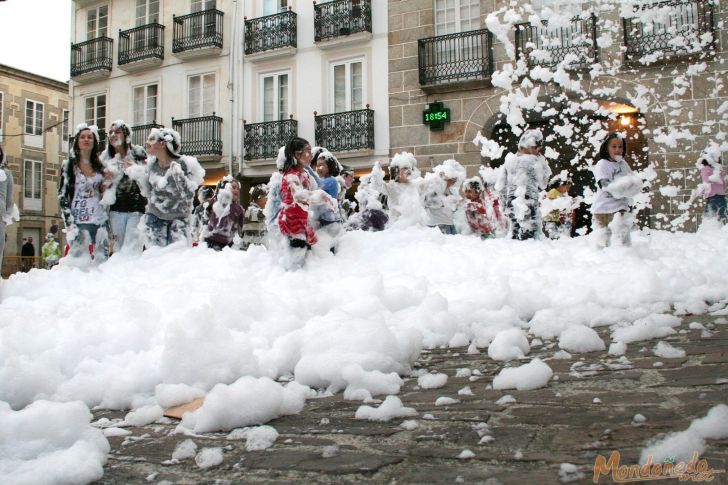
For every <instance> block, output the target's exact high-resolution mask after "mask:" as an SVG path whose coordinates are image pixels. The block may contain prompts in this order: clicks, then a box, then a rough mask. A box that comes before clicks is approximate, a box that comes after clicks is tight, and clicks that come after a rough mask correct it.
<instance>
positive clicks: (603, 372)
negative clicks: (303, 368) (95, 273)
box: [94, 316, 728, 485]
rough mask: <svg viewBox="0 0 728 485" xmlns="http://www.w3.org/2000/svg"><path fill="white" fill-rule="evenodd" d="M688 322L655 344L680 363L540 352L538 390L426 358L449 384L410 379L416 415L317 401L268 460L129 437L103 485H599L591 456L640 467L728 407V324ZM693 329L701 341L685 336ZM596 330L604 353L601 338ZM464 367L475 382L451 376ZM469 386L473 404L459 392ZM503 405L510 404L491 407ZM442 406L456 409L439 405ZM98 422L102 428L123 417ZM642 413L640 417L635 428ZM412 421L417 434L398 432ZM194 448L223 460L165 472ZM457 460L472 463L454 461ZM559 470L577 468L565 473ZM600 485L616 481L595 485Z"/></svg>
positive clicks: (714, 460) (722, 448) (152, 428)
mask: <svg viewBox="0 0 728 485" xmlns="http://www.w3.org/2000/svg"><path fill="white" fill-rule="evenodd" d="M682 319H683V322H682V325H681V327H680V328H679V329H677V330H678V333H676V334H675V335H672V336H669V337H666V338H664V339H661V340H665V341H667V342H669V343H670V344H672V345H673V346H676V347H679V348H682V349H684V350H685V351H686V353H687V355H686V356H685V357H684V358H672V359H666V358H660V357H657V356H655V355H654V353H653V349H654V347H655V345H656V344H657V342H658V340H650V341H645V342H636V343H633V344H630V345H629V346H628V348H627V352H626V354H625V357H626V360H625V359H620V358H619V357H614V356H609V355H607V352H606V351H604V352H592V353H588V354H573V355H572V357H571V358H570V359H552V357H553V355H554V353H555V352H556V351H557V350H559V349H558V346H557V345H553V346H551V347H550V348H549V344H548V343H546V344H545V345H544V346H541V347H536V348H534V349H532V350H531V353H530V354H529V355H528V358H527V359H524V361H523V363H525V362H527V361H529V360H530V359H531V358H533V357H540V358H541V359H543V360H545V361H546V362H547V363H548V364H549V366H551V368H552V369H553V371H554V377H553V378H552V379H551V381H550V382H549V383H548V385H547V386H546V387H544V388H541V389H537V390H532V391H516V390H508V391H496V390H492V389H488V387H489V384H490V383H491V382H492V380H493V377H494V376H495V375H496V374H497V373H498V372H499V371H500V370H501V369H502V368H503V367H504V364H503V363H501V362H496V361H493V360H492V359H490V358H488V356H487V352H486V351H482V350H481V353H479V354H468V353H467V350H466V349H465V348H455V349H453V348H450V349H432V350H428V351H425V352H423V353H422V354H421V355H420V358H419V360H418V361H417V363H416V365H415V369H426V370H427V371H431V372H433V371H437V372H442V373H445V374H447V375H448V381H447V384H446V385H445V386H444V387H441V388H438V389H420V388H418V386H417V378H414V377H412V378H407V379H406V380H405V384H404V386H403V387H402V389H401V392H400V394H399V395H398V397H399V398H400V399H401V400H402V402H403V404H404V405H405V406H408V407H413V408H415V409H416V410H417V412H418V413H419V415H418V416H415V417H412V418H399V419H393V420H392V421H389V422H384V423H381V422H371V421H362V420H356V419H354V414H355V412H356V410H357V408H358V407H359V406H361V405H362V403H361V402H358V401H345V400H344V399H343V397H342V396H341V394H337V395H336V396H333V397H327V398H319V399H312V400H309V401H307V403H306V406H305V408H304V410H303V411H302V412H301V413H300V414H297V415H292V416H286V417H283V418H280V419H276V420H274V421H271V422H270V423H268V425H270V426H273V427H274V428H275V429H276V430H277V431H278V433H279V434H280V435H279V437H278V439H277V441H276V442H275V444H274V445H273V446H272V447H271V448H268V449H266V450H264V451H251V452H248V451H246V449H245V440H227V439H226V436H227V434H228V433H218V434H215V433H212V434H205V435H200V436H194V437H190V436H185V435H182V434H174V433H173V431H174V429H175V427H176V422H174V421H170V422H168V423H154V424H151V425H148V426H144V427H140V428H128V429H129V430H130V431H132V433H133V434H132V435H130V436H126V437H113V438H110V443H111V447H112V451H111V453H110V455H109V460H108V462H107V464H106V467H105V470H104V477H103V478H102V479H101V480H100V481H98V482H97V483H104V484H122V483H123V484H127V483H154V484H167V483H173V484H197V483H209V484H227V483H230V484H237V483H265V484H285V483H336V484H348V483H387V484H405V483H407V484H410V483H411V484H430V483H482V484H490V485H495V484H551V483H563V482H565V481H566V482H570V483H593V481H592V476H593V467H594V462H595V459H596V457H597V455H599V454H601V455H603V456H605V457H606V458H609V455H610V454H611V453H612V451H615V450H616V451H619V452H620V454H621V463H622V464H636V463H637V462H638V460H639V457H640V453H641V450H642V449H643V447H644V446H645V444H646V443H647V442H648V441H649V440H651V439H654V438H657V437H660V436H661V435H663V434H665V433H669V432H673V431H682V430H685V429H686V428H687V427H688V426H689V425H690V422H691V421H692V420H693V419H696V418H700V417H703V416H705V415H706V414H707V412H708V411H709V410H710V409H711V408H712V407H713V406H715V405H717V404H728V317H716V316H684V317H682ZM691 322H699V323H701V324H702V325H704V326H705V327H706V330H700V329H696V330H691V329H688V324H689V323H691ZM598 330H599V333H600V335H601V336H602V338H604V340H605V342H606V343H607V344H608V343H609V335H608V329H607V328H601V329H598ZM546 359H548V360H546ZM511 364H513V363H511ZM463 368H467V369H471V371H473V370H476V369H477V371H479V373H480V375H479V376H478V375H475V376H472V377H465V376H464V377H456V373H457V370H458V369H463ZM461 374H462V372H461ZM465 386H469V387H470V389H471V391H472V393H473V395H461V394H458V391H459V390H461V389H463V388H464V387H465ZM506 395H510V396H512V397H513V399H514V400H510V399H504V400H501V401H500V403H499V402H498V401H499V399H501V398H502V397H503V396H506ZM442 396H447V397H451V398H455V399H458V400H460V402H459V403H456V404H451V405H447V406H436V405H435V401H436V400H437V398H438V397H442ZM380 397H383V396H380ZM505 401H512V402H510V403H508V402H505ZM94 414H95V418H97V419H98V418H101V417H108V418H120V417H123V415H124V413H123V412H111V411H96V412H95V413H94ZM638 414H641V415H643V416H644V417H645V418H646V419H645V420H644V421H643V422H635V421H634V417H635V415H638ZM428 415H429V416H428ZM406 419H414V420H416V422H417V426H416V427H415V428H413V429H405V428H403V427H402V426H401V423H402V422H403V421H404V420H406ZM638 421H641V419H638ZM482 423H486V424H487V426H485V425H483V424H482ZM408 428H409V427H408ZM484 436H491V437H492V439H491V438H485V439H483V437H484ZM189 438H191V439H192V440H193V441H194V442H195V443H196V444H197V446H198V450H200V449H202V448H204V447H220V448H222V450H223V457H224V459H223V462H222V463H221V464H220V465H218V466H215V467H211V468H207V469H201V468H199V467H197V466H196V465H195V461H194V460H193V459H188V460H182V461H180V462H179V463H175V464H170V463H169V462H170V459H171V457H172V452H173V451H174V449H175V446H176V445H177V443H179V442H180V441H182V440H185V439H189ZM463 450H470V451H471V452H472V455H473V456H472V457H471V458H469V459H465V458H459V456H462V455H461V453H462V452H463ZM702 457H703V458H705V459H707V461H708V463H709V465H710V467H711V468H712V469H716V470H726V469H728V440H726V439H723V440H713V441H708V442H707V446H706V450H705V453H704V454H703V455H702ZM562 463H570V464H573V465H575V466H576V468H575V469H574V468H571V470H570V472H569V473H564V472H563V471H561V464H562ZM664 482H668V483H670V482H676V480H661V481H660V483H664ZM598 483H613V481H612V479H611V476H607V477H605V476H601V477H600V480H599V482H598ZM713 483H728V474H726V473H722V474H717V475H715V480H714V481H713Z"/></svg>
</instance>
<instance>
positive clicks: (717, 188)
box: [59, 120, 726, 268]
mask: <svg viewBox="0 0 728 485" xmlns="http://www.w3.org/2000/svg"><path fill="white" fill-rule="evenodd" d="M130 135H131V130H130V129H129V127H128V126H127V124H126V123H124V122H123V121H121V120H119V121H115V122H114V123H112V125H111V127H110V129H109V143H108V147H107V148H106V150H104V152H103V153H102V154H101V156H99V155H98V144H99V137H98V131H97V130H96V128H95V127H92V126H87V125H85V124H81V125H79V126H78V127H77V129H76V133H75V136H74V141H73V148H72V149H71V151H70V157H69V160H67V161H66V162H65V163H64V165H63V169H62V176H61V185H60V190H59V198H60V200H61V207H62V210H63V216H64V221H65V223H66V235H67V239H68V241H69V246H70V247H69V253H70V255H71V256H79V255H81V254H82V253H84V252H85V248H86V247H89V246H90V247H93V248H94V249H93V257H94V259H96V260H99V261H102V260H104V259H105V258H106V257H108V253H109V239H111V240H112V241H113V248H114V251H116V252H121V251H133V252H140V251H141V250H142V248H143V247H144V246H146V247H150V246H165V245H168V244H171V243H173V242H176V241H180V240H187V241H190V240H191V241H192V242H193V243H194V244H195V245H200V244H205V245H206V246H207V247H209V248H212V249H215V250H221V249H223V248H225V247H231V246H235V247H240V248H242V249H245V248H247V247H248V246H250V245H251V244H261V243H264V244H267V245H272V244H276V245H277V246H278V247H284V248H287V251H285V254H286V255H287V257H288V259H287V265H288V266H290V267H292V268H295V267H299V266H301V265H302V264H303V261H304V258H305V255H306V253H307V251H308V250H309V249H311V248H312V247H313V246H314V245H315V244H323V245H324V246H325V247H326V249H328V250H330V251H332V252H334V253H335V252H336V247H337V241H338V239H339V237H340V236H341V234H342V233H343V232H344V231H346V230H356V229H360V230H365V231H380V230H383V229H385V228H403V227H408V226H412V225H425V226H429V227H433V228H438V229H439V230H440V231H441V232H442V233H444V234H448V235H451V234H474V235H476V236H478V237H480V238H482V239H491V238H495V237H511V238H513V239H518V240H524V239H538V238H541V237H543V236H545V237H548V238H550V239H558V238H562V237H569V236H570V234H571V232H572V222H573V213H574V209H575V202H576V200H574V199H572V197H571V196H570V195H569V190H570V188H571V182H570V179H569V177H568V174H567V173H566V172H565V171H564V172H562V173H560V174H557V176H556V177H552V173H551V169H550V168H549V164H548V163H547V161H546V159H545V157H544V156H543V154H542V151H543V150H544V148H545V143H544V138H543V135H542V133H541V132H540V131H539V130H532V129H530V130H525V131H524V132H523V133H522V134H521V137H520V139H519V142H518V152H517V153H511V154H508V155H507V156H506V158H505V162H504V164H503V165H502V166H501V167H499V168H497V169H493V168H490V167H486V166H483V167H481V168H480V171H479V175H478V176H475V177H471V178H466V170H465V168H464V167H463V166H462V165H461V164H460V163H458V162H457V161H456V160H452V159H450V160H445V161H444V162H442V163H441V164H439V165H437V166H435V167H434V168H433V169H432V171H431V172H429V173H427V174H425V176H424V177H423V176H422V175H421V173H420V171H419V169H418V167H417V160H416V159H415V157H414V155H412V154H411V153H407V152H403V153H399V154H396V155H395V156H394V157H393V158H392V160H391V162H390V164H389V166H388V172H389V173H388V175H389V178H388V180H385V179H386V178H387V177H385V171H384V169H383V168H382V166H381V165H380V163H379V162H377V163H375V165H374V166H373V168H372V170H371V172H370V173H369V174H367V175H364V176H362V177H361V178H360V184H359V187H358V190H357V192H356V194H355V196H354V198H355V200H356V202H353V201H350V200H347V199H346V197H345V195H346V192H347V190H348V189H350V188H351V187H352V184H353V182H354V173H353V171H352V170H351V169H349V168H344V167H343V166H342V165H341V164H340V163H339V161H338V160H337V158H336V157H335V156H334V155H333V154H332V153H331V152H330V151H329V150H327V149H326V148H323V147H312V146H311V145H310V144H309V143H308V141H306V140H305V139H303V138H299V137H295V138H293V139H292V140H290V141H289V142H288V144H287V145H286V146H284V147H281V149H280V151H279V156H278V160H277V163H276V165H277V168H278V170H277V172H275V173H274V174H273V175H272V176H271V179H270V181H269V182H268V183H267V184H261V185H257V186H255V187H253V188H252V189H251V203H250V205H249V206H248V207H247V209H244V208H243V207H242V205H241V203H240V189H241V185H240V182H239V181H238V180H235V179H233V177H231V176H226V177H224V178H223V179H222V180H221V181H220V182H219V183H218V184H217V187H216V188H215V189H214V190H211V189H210V188H208V187H199V186H200V184H201V183H202V181H203V178H204V170H203V169H202V167H201V166H200V165H199V163H198V162H197V160H196V159H194V158H193V157H189V156H185V155H182V154H180V148H181V140H180V138H179V134H178V133H177V132H175V131H174V130H171V129H153V130H152V131H151V132H150V134H149V137H148V139H147V142H146V150H145V149H144V148H142V147H139V146H136V145H133V144H132V143H131V136H130ZM626 149H627V147H626V140H625V138H624V136H622V135H621V134H618V133H610V134H609V135H608V136H607V137H606V138H605V140H604V141H603V143H602V145H601V146H600V149H599V154H598V157H597V161H596V163H594V164H593V165H592V167H591V168H592V172H593V174H594V178H595V182H596V185H597V191H596V196H595V198H594V201H593V203H592V205H591V212H592V221H593V224H592V225H593V229H594V231H595V232H596V233H597V236H596V240H597V241H598V244H599V245H600V246H607V245H609V244H611V242H612V237H613V236H614V237H616V238H617V239H618V240H619V241H620V242H621V243H622V244H624V245H629V244H630V230H631V226H632V223H633V219H634V217H633V206H634V203H633V197H634V196H635V195H636V194H637V193H638V192H639V191H640V190H641V189H642V186H643V183H642V180H641V179H640V178H639V177H637V176H636V175H635V174H633V173H632V170H631V169H630V167H629V165H628V164H627V162H626V161H625V160H624V158H623V156H624V154H625V152H626ZM714 158H715V157H713V158H711V157H708V156H705V157H702V158H701V165H700V168H701V173H702V174H703V179H704V180H705V181H706V182H705V186H706V188H707V190H706V191H705V197H706V211H708V210H710V211H712V212H715V213H716V214H717V215H718V216H719V217H720V218H722V219H725V211H726V209H725V186H724V184H723V185H721V184H722V181H723V172H722V166H720V163H719V162H720V160H719V159H718V163H717V164H716V163H714V160H713V159H714ZM716 167H718V168H717V169H716ZM716 173H717V174H718V175H715V174H716ZM198 188H199V191H198ZM195 192H197V197H198V200H199V202H200V203H199V204H198V205H197V207H195V208H194V212H193V198H194V195H195ZM542 214H545V215H543V216H542ZM109 232H110V236H109Z"/></svg>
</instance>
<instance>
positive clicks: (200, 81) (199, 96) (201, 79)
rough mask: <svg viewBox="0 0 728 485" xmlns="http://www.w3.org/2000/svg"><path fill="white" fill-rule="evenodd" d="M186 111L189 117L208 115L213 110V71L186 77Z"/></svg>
mask: <svg viewBox="0 0 728 485" xmlns="http://www.w3.org/2000/svg"><path fill="white" fill-rule="evenodd" d="M187 94H188V96H187V98H188V99H187V113H188V115H189V117H190V118H197V117H199V116H208V115H211V114H212V113H213V112H214V111H215V73H209V74H199V75H197V76H190V77H189V78H188V79H187Z"/></svg>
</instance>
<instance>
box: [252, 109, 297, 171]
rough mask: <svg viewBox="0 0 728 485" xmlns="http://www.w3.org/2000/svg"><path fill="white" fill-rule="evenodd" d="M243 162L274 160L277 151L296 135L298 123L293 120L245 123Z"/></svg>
mask: <svg viewBox="0 0 728 485" xmlns="http://www.w3.org/2000/svg"><path fill="white" fill-rule="evenodd" d="M244 126H245V140H244V143H243V144H244V146H245V157H244V158H245V160H249V161H250V160H263V159H266V158H268V159H270V158H276V157H277V156H278V149H279V148H280V147H282V146H284V145H285V144H286V143H288V142H289V141H290V140H291V138H293V137H294V136H297V134H298V121H296V120H294V119H293V115H291V119H289V120H281V121H267V122H264V123H245V124H244Z"/></svg>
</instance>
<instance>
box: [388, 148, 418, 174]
mask: <svg viewBox="0 0 728 485" xmlns="http://www.w3.org/2000/svg"><path fill="white" fill-rule="evenodd" d="M403 168H409V169H410V170H411V171H413V172H414V171H415V169H416V168H417V159H416V158H415V156H414V155H413V154H411V153H410V152H401V153H397V154H396V155H395V156H393V157H392V162H391V163H390V164H389V177H390V178H391V179H393V180H394V179H396V178H397V175H399V171H400V170H401V169H403Z"/></svg>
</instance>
